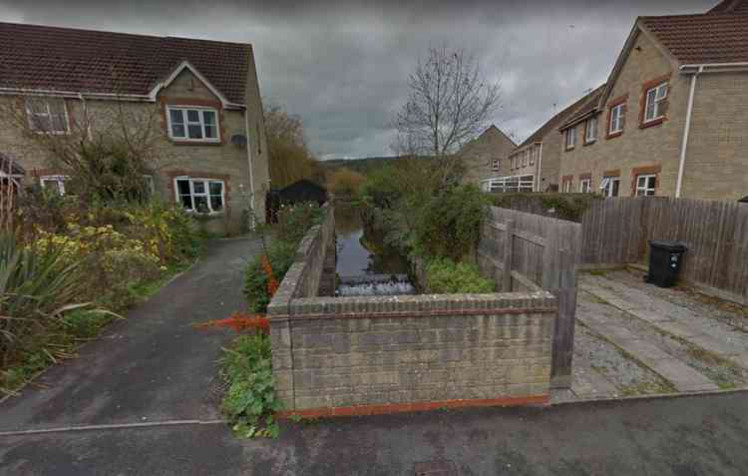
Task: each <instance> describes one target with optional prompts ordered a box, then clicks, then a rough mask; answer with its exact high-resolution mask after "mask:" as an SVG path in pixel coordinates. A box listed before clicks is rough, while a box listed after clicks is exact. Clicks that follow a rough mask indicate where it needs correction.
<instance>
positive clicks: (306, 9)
mask: <svg viewBox="0 0 748 476" xmlns="http://www.w3.org/2000/svg"><path fill="white" fill-rule="evenodd" d="M716 3H717V0H711V1H710V0H677V1H676V0H665V1H663V0H659V1H658V0H649V1H647V0H626V1H618V2H609V1H607V0H596V1H595V0H571V1H568V0H567V1H563V2H562V1H551V0H543V1H534V0H463V1H453V2H448V1H444V0H442V1H433V2H426V1H423V0H416V1H407V0H386V1H384V2H376V1H363V0H350V1H344V0H327V1H319V2H314V1H312V0H309V1H306V2H304V1H302V2H290V1H285V0H275V1H268V2H260V1H256V0H211V1H206V0H199V1H197V0H160V1H159V0H109V1H107V0H65V1H60V0H0V21H6V22H18V23H32V24H42V25H54V26H63V27H76V28H88V29H96V30H110V31H118V32H126V33H141V34H151V35H164V36H181V37H189V38H202V39H214V40H222V41H236V42H244V43H252V45H253V47H254V52H255V61H256V63H257V69H258V76H259V81H260V91H261V94H262V97H263V102H264V103H265V104H266V105H267V104H274V105H279V106H282V107H283V108H284V109H285V110H286V111H288V112H289V113H291V114H295V115H297V116H299V117H300V118H301V119H302V121H303V124H304V126H305V130H306V137H307V142H308V145H309V147H310V148H311V150H312V152H313V153H314V154H315V155H316V156H317V157H318V158H320V159H323V160H324V159H331V158H354V157H367V156H382V155H392V150H391V144H392V143H393V141H394V128H393V126H392V123H393V119H394V116H395V114H396V113H397V111H398V109H399V108H400V107H401V106H402V104H403V103H404V102H405V100H406V98H407V94H408V85H407V81H408V75H409V74H410V73H411V72H412V71H413V69H414V68H415V66H416V64H417V61H418V58H419V57H423V56H424V55H426V53H427V52H428V49H429V48H430V47H438V46H442V45H446V46H447V47H449V48H455V49H463V50H465V51H466V52H467V53H469V54H471V55H473V56H474V58H475V59H476V60H477V62H478V63H479V64H480V66H481V69H482V71H483V73H484V75H485V76H486V78H487V79H488V80H489V81H495V82H500V85H501V97H502V100H501V107H500V108H499V109H498V110H497V111H496V113H495V115H494V117H493V119H492V121H491V122H492V123H493V124H495V125H496V126H498V127H499V128H500V129H502V130H503V131H504V132H506V133H507V134H508V135H510V137H512V138H513V139H514V140H515V141H516V142H521V141H522V140H524V139H525V138H526V137H527V136H529V135H530V134H531V133H532V132H533V131H534V130H535V129H537V128H538V127H539V126H541V125H542V124H543V123H544V122H545V121H546V120H548V119H549V118H550V117H551V116H552V115H553V114H554V113H555V112H557V111H559V110H561V109H562V108H563V107H565V106H567V105H569V104H571V103H572V102H573V101H575V100H576V99H578V98H579V97H581V96H582V95H584V94H585V93H586V92H587V91H589V90H590V89H594V88H595V87H597V86H598V85H600V84H601V83H603V82H604V81H605V80H606V79H607V77H608V74H609V73H610V70H611V68H612V67H613V64H614V62H615V60H616V57H617V56H618V53H619V52H620V50H621V48H622V47H623V43H624V41H625V39H626V37H627V35H628V34H629V32H630V31H631V28H632V26H633V23H634V20H635V18H636V17H637V16H639V15H641V16H644V15H665V14H685V13H701V12H704V11H706V10H707V9H709V8H711V7H712V6H713V5H714V4H716ZM487 125H488V124H487Z"/></svg>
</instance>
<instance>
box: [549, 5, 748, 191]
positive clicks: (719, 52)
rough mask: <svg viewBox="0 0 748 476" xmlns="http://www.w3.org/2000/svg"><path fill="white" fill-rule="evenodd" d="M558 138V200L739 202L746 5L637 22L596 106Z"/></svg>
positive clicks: (743, 174) (747, 184) (744, 184)
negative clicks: (590, 196)
mask: <svg viewBox="0 0 748 476" xmlns="http://www.w3.org/2000/svg"><path fill="white" fill-rule="evenodd" d="M559 131H560V133H561V134H562V136H563V145H562V146H561V149H562V150H563V153H562V154H561V155H562V157H561V168H560V172H559V177H560V180H561V189H562V191H565V192H601V193H603V194H605V195H607V196H649V195H657V196H675V197H689V198H701V199H722V200H738V199H739V198H740V197H743V196H745V195H746V191H748V147H746V146H747V145H748V0H726V1H723V2H722V3H720V4H719V5H717V6H716V7H714V8H713V9H711V10H709V11H708V12H706V13H703V14H696V15H674V16H657V17H640V18H638V19H637V20H636V22H635V24H634V26H633V29H632V30H631V33H630V35H629V37H628V39H627V40H626V43H625V44H624V47H623V50H622V52H621V53H620V55H619V57H618V59H617V61H616V64H615V66H614V68H613V70H612V72H611V73H610V76H609V78H608V81H607V83H606V85H605V87H604V88H603V89H602V91H601V93H600V94H599V98H597V99H596V100H594V101H592V103H590V104H589V105H588V107H584V108H582V109H581V110H580V111H579V112H578V113H577V114H574V116H573V117H571V118H570V119H569V120H567V121H565V122H564V124H563V125H562V126H561V127H560V128H559Z"/></svg>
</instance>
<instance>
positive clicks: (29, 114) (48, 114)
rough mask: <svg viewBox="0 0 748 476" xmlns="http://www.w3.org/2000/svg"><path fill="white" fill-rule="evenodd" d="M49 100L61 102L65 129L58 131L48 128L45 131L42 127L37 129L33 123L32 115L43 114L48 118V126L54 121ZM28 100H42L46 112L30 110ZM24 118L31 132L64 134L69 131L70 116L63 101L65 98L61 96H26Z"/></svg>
mask: <svg viewBox="0 0 748 476" xmlns="http://www.w3.org/2000/svg"><path fill="white" fill-rule="evenodd" d="M50 100H57V101H60V103H61V104H62V112H63V115H64V116H65V121H64V124H65V130H63V131H60V130H49V131H45V130H43V129H37V128H36V126H35V125H34V121H33V119H32V116H45V117H46V118H47V119H48V120H49V126H50V128H51V127H52V125H53V124H54V122H53V121H52V115H53V114H52V108H51V107H50V106H49V102H50ZM29 101H39V102H40V103H41V102H42V101H43V103H44V107H45V109H46V112H43V113H38V112H34V111H32V110H31V105H30V103H29ZM26 118H27V120H28V123H29V129H31V130H32V131H33V132H35V133H37V134H48V135H66V134H69V133H70V118H69V117H68V105H67V103H66V102H65V99H63V98H58V97H49V98H47V97H39V96H29V97H27V98H26Z"/></svg>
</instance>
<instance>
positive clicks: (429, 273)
mask: <svg viewBox="0 0 748 476" xmlns="http://www.w3.org/2000/svg"><path fill="white" fill-rule="evenodd" d="M426 287H427V288H428V290H429V292H431V293H435V294H455V293H476V294H480V293H492V292H494V289H495V287H494V283H493V281H491V280H490V279H486V278H484V277H483V276H481V274H480V271H478V267H477V266H475V265H474V264H470V263H466V262H462V263H455V262H454V261H451V260H449V259H444V258H437V259H434V260H431V261H429V262H428V264H427V265H426Z"/></svg>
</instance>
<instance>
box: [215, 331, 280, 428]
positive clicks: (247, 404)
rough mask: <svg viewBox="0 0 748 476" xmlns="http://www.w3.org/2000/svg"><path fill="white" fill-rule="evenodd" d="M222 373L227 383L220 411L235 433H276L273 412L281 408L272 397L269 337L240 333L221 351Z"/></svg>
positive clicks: (273, 387)
mask: <svg viewBox="0 0 748 476" xmlns="http://www.w3.org/2000/svg"><path fill="white" fill-rule="evenodd" d="M221 375H222V376H223V378H224V380H225V381H226V383H227V384H228V385H229V388H228V391H227V393H226V395H225V396H224V399H223V405H222V406H223V412H224V413H225V414H226V416H227V417H228V419H229V421H230V422H231V424H232V428H233V430H234V432H235V433H236V434H237V435H238V436H240V437H244V438H251V437H254V436H267V437H273V438H274V437H276V436H278V431H279V428H278V423H277V422H276V421H275V418H274V416H273V413H275V412H277V411H279V410H280V409H281V403H280V400H278V399H277V398H276V396H275V379H274V378H273V369H272V358H271V351H270V338H269V337H268V336H267V335H266V334H263V333H253V334H248V335H243V336H240V337H238V338H237V339H236V340H234V342H233V345H232V346H231V348H229V349H225V350H224V354H223V357H222V359H221Z"/></svg>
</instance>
